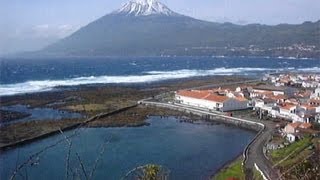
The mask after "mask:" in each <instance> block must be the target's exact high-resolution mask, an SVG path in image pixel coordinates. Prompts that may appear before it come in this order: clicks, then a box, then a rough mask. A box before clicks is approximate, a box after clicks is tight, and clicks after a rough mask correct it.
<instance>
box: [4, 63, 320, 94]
mask: <svg viewBox="0 0 320 180" xmlns="http://www.w3.org/2000/svg"><path fill="white" fill-rule="evenodd" d="M277 71H278V72H279V71H295V72H297V71H304V72H320V60H319V59H308V60H305V59H272V58H216V57H170V58H168V57H154V58H151V57H145V58H127V57H126V58H59V59H58V58H57V59H0V73H1V74H0V75H1V76H0V96H6V95H15V94H21V93H33V92H41V91H49V90H53V89H55V88H57V87H62V86H77V85H86V84H111V83H116V84H117V83H150V82H157V81H164V80H171V79H181V78H190V77H203V76H213V75H242V76H254V77H258V76H260V75H262V74H263V73H266V72H277Z"/></svg>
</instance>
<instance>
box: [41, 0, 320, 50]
mask: <svg viewBox="0 0 320 180" xmlns="http://www.w3.org/2000/svg"><path fill="white" fill-rule="evenodd" d="M319 27H320V21H318V22H316V23H312V22H306V23H304V24H301V25H287V24H282V25H277V26H266V25H259V24H252V25H246V26H240V25H235V24H231V23H224V24H219V23H212V22H206V21H201V20H197V19H194V18H191V17H187V16H183V15H180V14H178V13H175V12H173V11H172V10H170V9H169V8H167V6H165V5H163V4H161V3H159V2H157V1H155V0H135V1H130V2H128V3H126V4H125V5H124V6H123V7H122V8H120V9H119V10H117V11H114V12H113V13H111V14H108V15H106V16H104V17H102V18H100V19H98V20H96V21H94V22H92V23H90V24H88V25H87V26H85V27H83V28H81V29H80V30H79V31H77V32H75V33H74V34H72V35H71V36H69V37H67V38H65V39H63V40H61V41H59V42H57V43H55V44H52V45H50V46H48V47H47V48H45V49H44V50H43V51H41V52H40V53H41V54H47V55H49V54H51V55H62V56H70V55H72V56H98V55H99V56H159V55H208V54H211V55H212V54H223V55H225V53H228V52H226V51H225V50H223V49H226V47H244V48H248V47H250V46H252V45H254V47H258V48H260V49H263V50H264V52H265V53H268V51H267V50H268V49H270V48H271V49H272V48H277V47H286V46H291V45H293V44H303V45H308V46H316V47H317V48H318V47H319V43H320V41H319V37H320V34H319ZM204 47H206V48H204ZM197 49H198V50H197ZM199 49H200V50H199ZM208 49H211V50H208ZM212 49H213V50H212ZM269 53H270V52H269ZM262 55H265V54H262Z"/></svg>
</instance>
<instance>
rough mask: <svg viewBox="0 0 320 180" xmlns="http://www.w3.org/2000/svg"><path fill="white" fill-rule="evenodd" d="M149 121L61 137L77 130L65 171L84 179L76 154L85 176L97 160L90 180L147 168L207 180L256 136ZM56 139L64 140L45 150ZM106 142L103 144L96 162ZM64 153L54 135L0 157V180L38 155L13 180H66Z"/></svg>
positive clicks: (156, 119) (118, 176) (64, 145)
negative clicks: (84, 170)
mask: <svg viewBox="0 0 320 180" xmlns="http://www.w3.org/2000/svg"><path fill="white" fill-rule="evenodd" d="M148 122H150V123H151V125H150V126H145V127H137V128H88V129H79V130H74V131H69V132H67V133H65V134H66V135H72V134H74V132H75V131H77V135H76V136H73V137H72V138H71V139H70V141H71V142H72V147H71V153H70V155H69V162H70V163H69V167H70V168H71V169H72V171H75V170H77V169H78V171H79V172H80V176H81V178H82V179H84V174H83V173H81V167H80V163H79V160H78V157H77V156H76V153H78V154H79V157H80V159H81V161H82V162H83V165H84V168H85V169H86V172H87V174H90V172H91V171H92V169H93V167H94V164H95V161H96V159H100V160H99V162H98V163H97V169H96V171H95V173H94V176H93V179H111V180H113V179H114V180H118V179H121V178H122V177H124V176H125V175H126V173H127V172H129V171H130V170H132V169H133V168H135V167H138V166H141V165H145V164H150V163H153V164H159V165H162V166H164V167H166V168H167V169H169V170H170V175H169V178H170V179H185V180H187V179H191V180H193V179H208V177H210V175H212V174H214V173H215V172H216V171H217V170H218V169H219V168H221V166H223V164H225V163H227V162H228V161H230V160H232V159H234V158H235V157H237V156H238V155H240V154H241V152H242V151H243V149H244V147H245V146H246V145H247V144H248V143H249V141H250V140H252V138H253V137H254V135H255V133H253V132H251V131H246V130H243V129H239V128H236V127H228V126H225V125H222V124H221V125H206V124H197V125H195V124H189V123H180V122H179V120H178V119H176V118H173V117H169V118H165V119H161V118H160V117H150V119H149V120H148ZM59 140H63V141H62V142H61V143H58V144H57V145H55V146H52V147H50V146H51V145H54V144H56V142H58V141H59ZM105 142H108V143H107V144H105V151H104V153H103V154H102V156H101V158H99V154H100V152H102V151H101V150H102V145H103V144H104V143H105ZM48 147H50V148H48ZM68 150H69V145H68V143H67V142H66V141H65V140H64V137H63V136H62V135H56V136H52V137H49V138H46V139H43V140H40V141H37V142H34V143H31V144H28V145H24V146H21V147H19V148H15V149H11V150H9V151H5V152H1V154H0V163H1V166H0V175H1V176H0V179H9V178H10V177H11V175H12V173H13V171H14V170H15V169H16V167H19V166H20V165H21V164H23V163H24V162H26V161H28V160H29V158H30V156H31V155H34V154H35V153H37V152H42V153H39V154H37V155H35V156H34V158H33V159H31V160H30V161H29V163H26V165H25V166H22V168H21V169H20V171H19V173H18V175H17V176H16V178H17V179H26V177H27V179H48V180H51V179H65V177H66V162H67V161H66V160H67V157H68V154H69V153H68ZM70 172H71V171H70ZM76 174H78V173H76ZM26 175H27V176H26ZM72 177H74V176H73V174H72V173H70V175H69V179H74V178H72Z"/></svg>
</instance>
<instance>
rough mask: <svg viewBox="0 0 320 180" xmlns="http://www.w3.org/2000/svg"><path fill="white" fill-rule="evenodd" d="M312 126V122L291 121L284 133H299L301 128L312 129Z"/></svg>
mask: <svg viewBox="0 0 320 180" xmlns="http://www.w3.org/2000/svg"><path fill="white" fill-rule="evenodd" d="M311 126H312V125H311V124H310V123H301V122H294V123H289V124H287V125H286V126H285V127H284V133H286V134H294V133H298V132H299V129H310V128H311Z"/></svg>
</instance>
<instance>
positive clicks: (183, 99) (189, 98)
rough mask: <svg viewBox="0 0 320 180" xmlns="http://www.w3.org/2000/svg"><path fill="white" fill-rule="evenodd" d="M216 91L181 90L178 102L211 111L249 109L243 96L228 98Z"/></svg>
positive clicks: (178, 93)
mask: <svg viewBox="0 0 320 180" xmlns="http://www.w3.org/2000/svg"><path fill="white" fill-rule="evenodd" d="M227 94H228V93H225V94H223V93H221V92H219V91H217V90H216V91H214V90H180V91H178V92H176V97H175V99H176V102H178V103H181V104H184V105H189V106H194V107H199V108H206V109H209V110H219V111H233V110H242V109H247V108H248V100H247V99H246V98H244V97H241V96H230V95H229V96H228V95H227Z"/></svg>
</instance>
